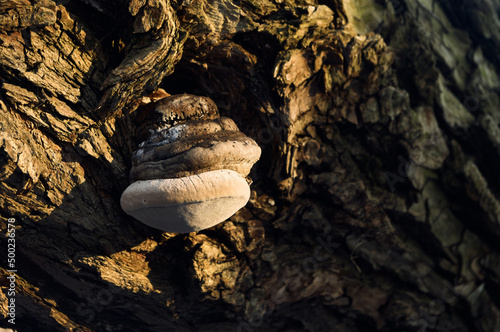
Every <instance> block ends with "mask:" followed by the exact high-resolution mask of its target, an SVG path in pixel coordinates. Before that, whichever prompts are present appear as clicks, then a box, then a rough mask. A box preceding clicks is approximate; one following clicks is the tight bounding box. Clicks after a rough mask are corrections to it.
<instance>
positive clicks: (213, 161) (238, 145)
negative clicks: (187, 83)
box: [120, 94, 261, 233]
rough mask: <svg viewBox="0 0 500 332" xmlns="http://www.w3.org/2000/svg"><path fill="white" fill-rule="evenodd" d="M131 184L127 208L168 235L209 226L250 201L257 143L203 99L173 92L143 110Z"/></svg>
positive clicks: (125, 202) (125, 195)
mask: <svg viewBox="0 0 500 332" xmlns="http://www.w3.org/2000/svg"><path fill="white" fill-rule="evenodd" d="M139 121H140V125H139V126H138V128H137V137H138V138H139V140H140V141H141V142H142V143H140V144H139V147H138V149H137V150H136V151H135V152H134V154H133V155H132V169H131V171H130V180H131V182H132V183H131V184H130V185H129V186H128V187H127V189H125V191H124V192H123V194H122V196H121V200H120V204H121V206H122V209H123V210H124V211H125V212H126V213H128V214H129V215H131V216H133V217H134V218H136V219H137V220H139V221H141V222H143V223H145V224H146V225H149V226H151V227H154V228H158V229H161V230H163V231H167V232H174V233H188V232H196V231H200V230H202V229H206V228H209V227H212V226H214V225H216V224H218V223H220V222H222V221H224V220H226V219H227V218H229V217H230V216H232V215H233V214H234V213H236V212H237V211H238V210H239V209H241V208H242V207H243V206H245V205H246V203H247V202H248V199H249V198H250V187H249V181H248V180H247V177H248V174H249V173H250V169H251V168H252V166H253V164H254V163H255V162H257V160H258V159H259V158H260V153H261V150H260V147H259V146H258V145H257V143H255V141H254V140H252V139H251V138H249V137H248V136H246V135H245V134H243V133H242V132H240V131H239V129H238V127H237V126H236V124H235V123H234V121H233V120H231V119H229V118H224V117H222V118H221V117H220V116H219V112H218V110H217V106H216V105H215V103H214V102H213V101H212V100H211V99H209V98H206V97H199V96H194V95H187V94H185V95H173V96H169V97H166V98H164V99H161V100H159V101H157V102H154V103H150V104H147V105H146V106H144V107H143V108H142V110H141V111H140V114H139Z"/></svg>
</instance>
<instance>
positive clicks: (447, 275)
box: [0, 0, 500, 331]
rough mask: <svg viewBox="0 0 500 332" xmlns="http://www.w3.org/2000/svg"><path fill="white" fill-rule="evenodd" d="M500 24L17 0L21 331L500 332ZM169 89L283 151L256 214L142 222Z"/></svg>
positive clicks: (13, 68)
mask: <svg viewBox="0 0 500 332" xmlns="http://www.w3.org/2000/svg"><path fill="white" fill-rule="evenodd" d="M499 12H500V2H499V1H497V0H481V1H478V0H459V1H454V2H451V1H449V0H436V1H423V0H422V1H421V0H414V1H406V0H399V1H398V0H390V1H387V0H378V1H370V0H359V1H356V0H344V1H343V2H342V1H340V0H335V1H334V0H332V1H319V2H318V1H315V0H285V1H268V0H242V1H234V2H233V1H229V0H209V1H207V0H185V1H180V0H179V1H177V2H169V1H168V0H148V1H145V0H122V1H117V2H108V1H104V0H81V1H76V0H75V1H61V2H59V3H55V2H53V1H49V0H32V1H28V0H0V108H1V112H0V163H1V171H0V214H1V216H2V223H1V225H2V229H1V233H2V234H1V243H2V245H1V249H0V257H1V259H2V262H5V261H6V258H7V244H6V237H5V234H6V228H7V226H6V220H7V218H15V219H16V225H17V230H16V255H17V256H16V264H17V271H18V272H17V274H16V278H17V289H16V290H17V295H16V304H17V307H16V310H17V316H16V325H15V326H12V325H9V324H8V323H7V322H6V321H3V322H2V324H1V326H3V327H10V328H16V329H18V330H19V331H45V330H47V331H132V330H134V331H135V330H140V331H193V330H197V331H229V330H231V331H373V330H380V331H500V295H499V294H500V254H499V249H500V247H499V245H498V243H499V240H500V201H499V195H500V194H499V193H500V178H499V177H498V165H499V163H500V128H499V123H500V113H499V112H498V105H499V103H500V100H499V92H500V79H499V78H498V76H497V70H498V69H499V67H500V60H499V58H498V54H499V53H500V19H499V17H498V13H499ZM174 69H175V71H174ZM159 87H162V88H164V89H165V90H166V91H167V92H169V93H193V94H198V95H203V96H207V97H210V98H212V99H214V100H215V102H216V104H217V106H218V107H219V109H220V110H221V113H222V114H223V115H224V116H229V117H231V118H232V119H234V120H235V121H236V123H237V124H238V126H239V127H240V129H241V130H242V131H243V132H245V133H246V134H247V135H249V136H251V137H253V138H254V139H255V140H256V141H257V142H258V143H259V145H260V146H261V148H262V149H263V155H262V158H261V160H260V162H259V163H258V164H257V165H256V166H255V167H254V170H253V172H252V174H251V177H252V179H253V181H254V183H253V185H252V188H253V193H252V198H251V200H250V202H249V204H248V205H247V207H246V208H244V209H243V210H241V211H240V212H238V213H237V214H236V215H235V216H233V217H232V218H231V219H230V220H229V221H227V222H224V223H222V224H220V225H218V226H216V227H214V228H212V229H209V230H206V231H202V232H199V233H190V234H183V235H178V234H169V233H163V234H162V233H161V232H160V231H157V230H154V229H151V228H148V227H147V226H144V225H142V224H141V223H139V222H138V221H136V220H134V219H132V218H130V217H128V216H127V215H126V214H125V213H124V212H123V211H122V210H121V209H120V206H119V198H120V195H121V193H122V191H123V190H124V189H125V188H126V186H127V185H128V181H129V180H128V172H129V170H130V166H131V162H130V157H131V154H132V152H133V151H134V149H136V146H137V143H138V142H137V139H136V137H135V129H136V127H137V123H136V121H135V117H136V112H134V111H135V109H136V108H137V106H138V105H139V103H140V102H141V100H142V101H145V100H146V99H147V97H146V96H147V95H149V94H150V93H152V92H153V91H154V90H155V89H157V88H159ZM2 264H3V263H2ZM1 271H2V274H3V275H7V274H8V273H7V268H6V265H2V269H1ZM2 280H5V279H4V278H2ZM3 282H4V281H3ZM5 285H6V284H5V282H4V284H3V285H2V293H0V300H1V301H2V306H1V307H0V312H1V313H2V315H3V316H4V317H5V316H6V313H7V307H6V303H7V297H6V295H5V289H6V288H5V287H4V286H5Z"/></svg>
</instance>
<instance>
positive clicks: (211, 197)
mask: <svg viewBox="0 0 500 332" xmlns="http://www.w3.org/2000/svg"><path fill="white" fill-rule="evenodd" d="M249 198H250V187H249V186H248V184H247V182H246V180H245V179H244V178H243V177H242V176H240V175H239V174H238V173H236V172H234V171H231V170H216V171H210V172H204V173H200V174H197V175H192V176H187V177H182V178H175V179H157V180H146V181H136V182H134V183H132V184H131V185H130V186H129V187H128V188H127V189H126V190H125V191H124V192H123V194H122V197H121V200H120V203H121V206H122V209H123V210H124V211H125V212H126V213H128V214H129V215H131V216H133V217H134V218H136V219H137V220H139V221H141V222H143V223H145V224H146V225H149V226H151V227H154V228H158V229H161V230H163V231H166V232H174V233H188V232H196V231H199V230H202V229H205V228H209V227H212V226H214V225H216V224H218V223H220V222H222V221H224V220H226V219H227V218H229V217H230V216H232V215H233V214H234V213H236V212H237V211H238V210H239V209H241V208H242V207H243V206H245V204H246V203H247V202H248V199H249Z"/></svg>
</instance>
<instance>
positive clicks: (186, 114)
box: [136, 94, 219, 142]
mask: <svg viewBox="0 0 500 332" xmlns="http://www.w3.org/2000/svg"><path fill="white" fill-rule="evenodd" d="M217 118H219V112H218V110H217V105H215V103H214V102H213V100H212V99H210V98H207V97H201V96H195V95H189V94H183V95H172V96H169V97H166V98H163V99H160V100H159V101H157V102H154V103H149V104H146V105H144V106H142V107H141V108H140V109H139V110H138V117H137V122H138V123H139V126H138V127H137V132H136V136H137V138H138V139H139V142H142V141H144V140H145V139H147V138H148V136H149V135H150V133H151V131H156V130H158V129H163V128H169V127H171V126H173V125H176V124H179V123H184V122H187V121H191V120H210V119H217Z"/></svg>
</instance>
